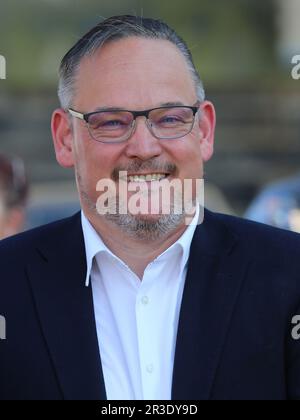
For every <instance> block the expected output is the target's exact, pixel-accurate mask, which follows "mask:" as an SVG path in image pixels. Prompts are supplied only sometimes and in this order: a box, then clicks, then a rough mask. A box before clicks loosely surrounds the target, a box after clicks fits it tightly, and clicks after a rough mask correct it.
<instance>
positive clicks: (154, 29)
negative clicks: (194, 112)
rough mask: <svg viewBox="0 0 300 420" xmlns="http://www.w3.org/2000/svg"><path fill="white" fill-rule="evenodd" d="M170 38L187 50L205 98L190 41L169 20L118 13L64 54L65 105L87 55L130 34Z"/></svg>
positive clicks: (62, 100) (61, 90)
mask: <svg viewBox="0 0 300 420" xmlns="http://www.w3.org/2000/svg"><path fill="white" fill-rule="evenodd" d="M132 36H135V37H140V38H146V39H158V40H166V41H170V42H171V43H173V44H174V45H175V46H176V47H177V48H178V49H179V50H180V51H181V53H182V54H183V56H184V58H185V60H186V63H187V65H188V69H189V71H190V72H191V76H192V78H193V81H194V83H195V88H196V94H197V98H198V100H199V101H200V102H202V101H204V99H205V91H204V87H203V83H202V81H201V78H200V75H199V73H198V71H197V69H196V67H195V64H194V61H193V57H192V53H191V51H190V50H189V48H188V46H187V44H186V42H185V41H184V40H183V39H182V38H181V37H180V36H179V35H178V34H177V33H176V32H175V31H174V30H173V29H172V28H170V27H169V26H168V25H167V24H166V23H165V22H163V21H161V20H157V19H150V18H143V17H136V16H130V15H124V16H114V17H111V18H109V19H106V20H104V21H103V22H100V23H99V24H98V25H96V26H95V27H94V28H92V29H91V30H90V31H89V32H88V33H87V34H86V35H84V36H83V37H82V38H81V39H80V40H79V41H78V42H77V43H76V44H75V45H74V46H73V47H72V48H71V49H70V51H69V52H68V53H67V54H66V55H65V56H64V58H63V59H62V62H61V65H60V69H59V87H58V96H59V99H60V103H61V106H62V108H64V109H68V108H70V107H71V106H72V101H73V97H74V94H75V82H76V72H77V70H78V68H79V65H80V62H81V60H82V59H83V58H84V57H85V56H92V55H93V54H94V53H95V52H96V51H97V50H99V49H100V48H101V47H102V46H103V45H104V44H106V43H108V42H111V41H116V40H120V39H124V38H129V37H132Z"/></svg>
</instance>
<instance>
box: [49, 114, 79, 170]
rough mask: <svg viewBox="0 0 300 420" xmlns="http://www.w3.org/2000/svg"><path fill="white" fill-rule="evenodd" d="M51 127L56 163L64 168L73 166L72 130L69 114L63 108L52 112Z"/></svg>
mask: <svg viewBox="0 0 300 420" xmlns="http://www.w3.org/2000/svg"><path fill="white" fill-rule="evenodd" d="M51 129H52V137H53V142H54V148H55V154H56V159H57V161H58V163H59V164H60V165H61V166H63V167H64V168H73V167H74V157H73V156H74V155H73V132H72V127H71V123H70V119H69V116H68V114H67V113H66V112H65V111H64V110H63V109H60V108H59V109H56V110H55V111H54V112H53V114H52V121H51Z"/></svg>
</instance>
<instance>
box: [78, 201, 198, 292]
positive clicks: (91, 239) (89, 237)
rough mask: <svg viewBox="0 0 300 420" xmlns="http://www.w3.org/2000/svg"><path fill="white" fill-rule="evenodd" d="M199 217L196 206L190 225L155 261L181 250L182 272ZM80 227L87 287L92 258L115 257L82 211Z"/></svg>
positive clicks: (87, 285)
mask: <svg viewBox="0 0 300 420" xmlns="http://www.w3.org/2000/svg"><path fill="white" fill-rule="evenodd" d="M199 215H200V208H199V206H197V209H196V214H195V217H194V219H193V221H192V223H191V224H190V225H189V226H188V227H187V229H186V230H185V231H184V233H183V235H182V236H181V237H180V238H179V239H178V241H177V242H175V243H174V244H173V245H172V246H171V247H170V248H168V249H167V250H166V251H165V252H163V253H162V254H161V255H160V256H159V257H157V259H156V260H159V259H163V258H164V257H167V256H169V254H170V253H172V251H174V250H175V249H178V248H181V249H182V251H183V255H182V259H181V267H180V268H181V271H183V270H184V268H185V266H186V264H187V262H188V259H189V255H190V248H191V244H192V240H193V237H194V233H195V230H196V227H197V225H198V220H199ZM81 225H82V231H83V237H84V244H85V253H86V266H87V273H86V279H85V285H86V287H89V284H90V275H91V270H92V265H93V260H94V258H95V257H96V256H97V255H98V254H99V253H101V252H107V253H108V254H110V255H112V256H113V257H115V258H117V257H116V256H115V255H114V254H113V253H112V252H111V251H110V249H109V248H107V246H106V245H105V244H104V242H103V240H102V238H101V236H100V235H99V234H98V233H97V232H96V230H95V229H94V227H93V226H92V225H91V223H90V222H89V220H88V219H87V217H86V216H85V214H84V212H83V211H81Z"/></svg>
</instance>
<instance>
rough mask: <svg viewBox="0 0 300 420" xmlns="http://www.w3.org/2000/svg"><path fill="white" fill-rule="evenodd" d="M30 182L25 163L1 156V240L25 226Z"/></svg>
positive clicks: (18, 159)
mask: <svg viewBox="0 0 300 420" xmlns="http://www.w3.org/2000/svg"><path fill="white" fill-rule="evenodd" d="M27 197H28V181H27V177H26V173H25V167H24V163H23V161H22V160H21V159H20V158H18V157H12V158H10V157H8V156H5V155H3V154H0V240H1V239H4V238H7V237H9V236H12V235H15V234H17V233H19V232H21V231H22V230H23V228H24V225H25V219H26V203H27Z"/></svg>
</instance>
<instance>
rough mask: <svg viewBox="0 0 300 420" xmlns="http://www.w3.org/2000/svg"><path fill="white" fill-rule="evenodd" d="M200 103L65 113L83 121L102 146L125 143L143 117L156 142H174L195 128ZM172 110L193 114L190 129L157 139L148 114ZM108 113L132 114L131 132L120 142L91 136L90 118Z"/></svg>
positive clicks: (69, 110) (71, 110)
mask: <svg viewBox="0 0 300 420" xmlns="http://www.w3.org/2000/svg"><path fill="white" fill-rule="evenodd" d="M200 104H201V102H199V101H198V102H196V104H195V105H193V106H187V105H174V106H171V105H170V106H160V107H157V108H151V109H146V110H144V111H130V110H127V109H118V108H115V109H113V108H112V109H107V110H106V109H104V110H99V111H94V112H89V113H86V114H83V113H81V112H78V111H76V110H75V109H72V108H69V109H68V110H67V111H68V112H69V114H70V115H71V116H72V117H74V118H78V119H79V120H81V121H84V122H85V123H86V126H87V128H88V131H89V134H90V136H91V138H92V139H93V140H95V141H97V142H99V143H103V144H119V143H125V142H126V141H128V140H129V139H130V137H131V136H132V135H133V133H134V131H135V128H136V119H137V118H139V117H145V118H146V125H147V127H148V129H149V131H150V133H151V134H152V135H153V136H154V137H155V138H157V139H158V140H176V139H179V138H182V137H185V136H187V135H188V134H190V133H191V132H192V131H193V129H194V127H195V119H196V115H197V112H198V111H199V107H200ZM174 108H185V109H190V110H191V111H192V112H193V122H192V125H191V129H190V130H189V131H188V132H187V133H186V134H184V135H182V134H180V135H179V136H174V137H159V136H157V135H156V134H155V133H154V131H153V128H152V124H151V122H150V121H149V114H150V113H151V112H153V111H157V110H161V109H174ZM109 112H128V113H130V114H132V116H133V121H132V127H131V130H130V131H129V132H128V135H126V137H124V139H122V140H118V141H101V140H98V139H96V138H95V137H94V136H93V134H92V129H91V127H90V124H89V119H90V117H91V116H93V115H96V114H100V113H109Z"/></svg>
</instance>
